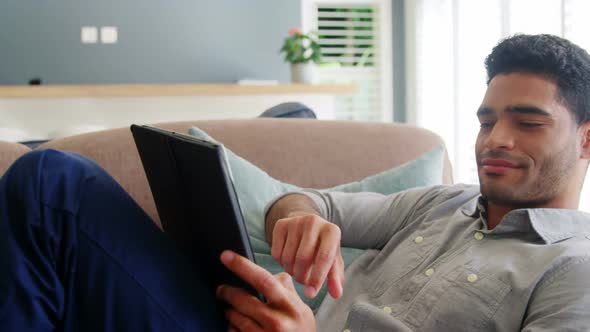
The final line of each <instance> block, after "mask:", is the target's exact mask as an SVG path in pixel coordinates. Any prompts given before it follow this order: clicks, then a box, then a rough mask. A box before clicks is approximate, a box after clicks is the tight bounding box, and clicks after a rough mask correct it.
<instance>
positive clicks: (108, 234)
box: [0, 150, 226, 331]
mask: <svg viewBox="0 0 590 332" xmlns="http://www.w3.org/2000/svg"><path fill="white" fill-rule="evenodd" d="M202 273H204V272H203V271H199V270H198V269H197V268H196V267H195V266H194V265H193V264H192V263H190V262H189V260H188V258H187V257H185V256H184V255H183V254H182V253H180V252H179V251H178V249H177V248H176V247H175V245H174V243H172V242H171V240H169V239H168V238H167V237H166V236H165V235H164V233H162V232H161V231H160V230H159V229H158V228H157V227H156V226H155V224H154V223H153V222H152V220H151V219H150V218H149V217H148V216H147V215H146V214H145V213H144V211H143V210H142V209H141V208H140V207H139V206H138V205H137V204H136V203H135V202H134V201H133V200H132V199H131V198H130V197H129V195H127V193H126V192H125V191H124V190H123V189H122V188H121V187H120V186H119V185H118V184H117V183H116V182H115V181H114V180H113V179H112V178H111V177H110V176H109V175H108V174H107V173H106V172H105V171H104V170H102V169H101V168H100V167H99V166H98V165H96V164H95V163H94V162H92V161H90V160H88V159H86V158H84V157H82V156H80V155H77V154H73V153H65V152H59V151H55V150H38V151H33V152H30V153H28V154H26V155H25V156H23V157H21V158H20V159H19V160H17V161H16V162H15V163H14V164H13V166H12V167H11V168H10V169H9V170H8V171H7V172H6V173H5V174H4V176H3V177H2V178H1V179H0V331H53V330H57V331H221V330H225V329H226V323H225V321H224V319H223V308H222V307H221V304H220V303H219V302H218V301H217V300H216V299H215V294H214V290H211V289H208V288H207V287H205V281H204V279H203V275H202Z"/></svg>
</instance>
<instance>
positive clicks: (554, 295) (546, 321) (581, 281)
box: [522, 257, 590, 332]
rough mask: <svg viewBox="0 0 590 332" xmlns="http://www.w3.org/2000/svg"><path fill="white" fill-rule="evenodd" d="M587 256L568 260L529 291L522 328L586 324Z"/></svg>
mask: <svg viewBox="0 0 590 332" xmlns="http://www.w3.org/2000/svg"><path fill="white" fill-rule="evenodd" d="M589 276H590V260H589V258H588V257H585V258H582V259H580V260H578V261H576V262H571V263H570V264H569V265H567V266H565V267H564V268H563V273H559V274H556V275H554V276H552V277H550V278H549V280H546V281H545V282H542V283H541V285H539V286H538V288H537V289H536V290H535V292H534V293H533V296H532V297H531V300H530V304H529V307H528V310H527V313H526V317H525V319H524V322H523V325H522V331H523V332H524V331H526V332H534V331H586V330H588V327H590V316H589V315H588V313H589V312H590V277H589Z"/></svg>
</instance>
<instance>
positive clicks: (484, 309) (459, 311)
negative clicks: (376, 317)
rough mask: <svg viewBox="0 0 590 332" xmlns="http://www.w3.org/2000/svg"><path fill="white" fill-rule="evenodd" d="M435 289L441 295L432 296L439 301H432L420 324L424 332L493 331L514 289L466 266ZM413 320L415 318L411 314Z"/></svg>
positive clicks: (446, 276) (444, 278) (445, 278)
mask: <svg viewBox="0 0 590 332" xmlns="http://www.w3.org/2000/svg"><path fill="white" fill-rule="evenodd" d="M431 287H437V288H438V289H437V290H434V292H433V293H438V296H436V297H430V298H431V299H432V298H436V300H435V301H433V302H431V303H432V306H431V308H429V309H430V310H429V311H428V310H427V312H428V314H427V316H426V317H424V319H423V320H420V323H419V325H421V326H422V327H421V329H423V330H432V331H443V330H444V331H485V330H487V329H493V326H490V325H492V324H490V323H491V321H492V319H493V318H494V314H495V313H496V311H497V310H498V307H499V305H500V303H502V301H503V300H504V299H505V298H506V295H508V293H509V292H510V291H511V289H512V288H511V287H510V286H509V285H508V284H506V283H505V282H503V281H502V280H500V279H498V278H496V277H494V276H492V275H482V274H481V272H480V271H477V270H474V269H469V268H466V267H463V266H461V267H458V268H456V269H455V270H453V271H452V272H451V273H449V274H447V275H445V276H443V277H442V278H441V280H440V282H439V283H434V284H433V285H432V286H431ZM425 291H427V290H425ZM423 299H424V298H423ZM418 301H420V299H418ZM423 309H425V308H423ZM416 316H420V315H415V316H414V317H416ZM409 317H412V314H411V313H410V315H409ZM414 323H418V321H416V322H414Z"/></svg>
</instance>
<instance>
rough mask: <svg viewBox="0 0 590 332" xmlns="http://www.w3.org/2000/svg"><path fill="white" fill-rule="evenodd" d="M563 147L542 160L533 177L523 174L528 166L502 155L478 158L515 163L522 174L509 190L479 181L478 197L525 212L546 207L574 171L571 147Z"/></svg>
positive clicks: (574, 157)
mask: <svg viewBox="0 0 590 332" xmlns="http://www.w3.org/2000/svg"><path fill="white" fill-rule="evenodd" d="M567 146H568V148H565V149H560V150H558V152H557V153H556V154H554V155H551V156H546V157H545V158H544V159H543V161H542V162H543V164H542V165H541V167H540V169H539V171H538V172H537V174H536V175H531V174H528V176H527V174H526V172H527V171H530V170H531V167H530V166H531V164H532V163H531V162H528V161H524V160H515V158H513V157H511V156H510V155H509V154H507V153H504V152H488V153H486V154H485V155H482V156H480V157H479V158H478V160H481V159H483V158H494V159H505V160H509V161H513V162H516V163H517V164H519V165H522V166H524V167H522V168H520V169H519V170H520V171H522V172H524V173H525V174H524V176H523V178H521V179H520V181H518V182H516V183H513V184H512V185H509V186H508V185H506V184H503V183H501V181H494V180H488V181H487V184H486V182H484V181H482V180H481V178H480V190H481V193H482V195H483V196H484V197H485V198H486V199H487V200H488V202H489V203H491V204H494V205H504V206H513V207H520V208H528V207H535V206H543V205H545V204H547V203H548V202H550V201H552V200H553V199H555V198H556V197H557V196H558V195H559V194H560V192H561V191H562V190H563V188H564V185H565V183H567V182H568V178H569V177H570V176H571V174H572V172H573V170H574V168H575V164H576V160H577V158H576V155H575V145H573V144H568V145H567ZM500 176H502V175H500ZM533 176H534V178H532V177H533ZM488 177H490V176H488Z"/></svg>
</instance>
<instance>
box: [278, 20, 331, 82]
mask: <svg viewBox="0 0 590 332" xmlns="http://www.w3.org/2000/svg"><path fill="white" fill-rule="evenodd" d="M281 53H284V54H285V61H287V62H288V63H290V64H291V81H292V82H294V83H313V66H314V64H316V63H319V62H320V59H321V53H320V44H319V43H318V39H317V36H316V35H315V34H314V33H308V34H304V33H302V32H301V29H299V28H291V29H289V36H288V37H287V38H285V42H284V43H283V47H282V48H281Z"/></svg>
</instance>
